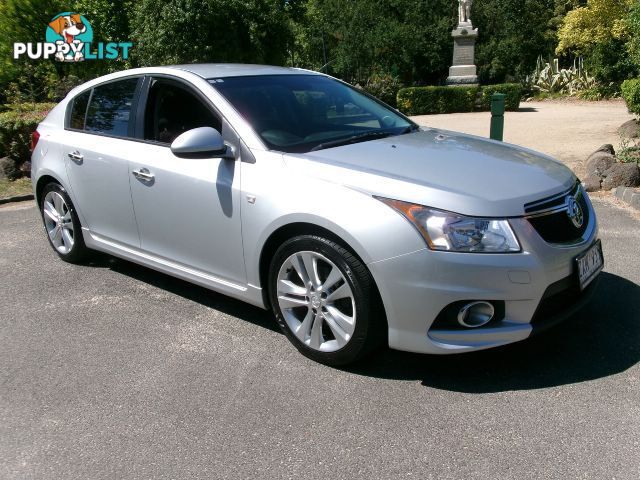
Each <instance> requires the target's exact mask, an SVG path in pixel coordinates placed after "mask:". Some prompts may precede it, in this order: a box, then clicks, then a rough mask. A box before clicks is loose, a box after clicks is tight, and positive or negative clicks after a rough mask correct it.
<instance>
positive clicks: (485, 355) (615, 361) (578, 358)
mask: <svg viewBox="0 0 640 480" xmlns="http://www.w3.org/2000/svg"><path fill="white" fill-rule="evenodd" d="M88 265H90V266H94V267H99V268H110V269H111V270H113V271H115V272H118V273H121V274H123V275H127V276H128V277H131V278H135V279H136V280H139V281H142V282H145V283H147V284H150V285H153V286H155V287H158V288H161V289H163V290H166V291H168V292H171V293H173V294H175V295H179V296H181V297H183V298H186V299H189V300H191V301H194V302H197V303H199V304H201V305H204V306H207V307H210V308H213V309H216V310H219V311H221V312H223V313H226V314H228V315H232V316H234V317H237V318H239V319H241V320H243V321H247V322H251V323H253V324H254V325H257V326H260V327H262V328H266V329H269V330H272V331H278V332H279V329H278V326H277V325H276V322H275V320H274V319H273V316H272V315H271V313H270V312H268V311H265V310H262V309H260V308H256V307H253V306H251V305H248V304H246V303H243V302H241V301H238V300H234V299H232V298H229V297H226V296H224V295H221V294H218V293H215V292H213V291H211V290H208V289H206V288H203V287H199V286H197V285H193V284H191V283H189V282H186V281H182V280H179V279H177V278H174V277H171V276H169V275H165V274H162V273H159V272H156V271H154V270H151V269H149V268H146V267H142V266H140V265H137V264H135V263H131V262H127V261H124V260H119V259H116V258H114V257H111V256H109V255H103V254H99V255H96V256H95V257H94V259H93V260H92V261H91V262H90V263H89V264H88ZM596 288H597V290H596V292H595V294H594V296H593V299H592V301H591V302H590V303H589V304H588V305H587V306H586V307H585V308H584V309H583V310H582V311H581V312H579V313H578V314H576V315H575V316H574V317H572V318H570V319H568V320H567V321H566V322H564V323H562V324H561V325H559V326H558V327H556V328H554V329H551V330H549V331H548V332H545V333H543V334H541V335H540V336H538V337H534V338H531V339H529V340H525V341H523V342H519V343H515V344H512V345H508V346H505V347H501V348H495V349H491V350H486V351H481V352H477V353H468V354H463V355H419V354H412V353H406V352H398V351H393V350H388V349H387V350H382V351H380V352H378V353H377V354H375V355H373V356H371V357H369V358H367V359H366V360H365V361H363V362H361V363H359V364H357V365H355V366H351V367H349V368H346V369H344V370H345V371H348V372H351V373H353V374H356V375H363V376H370V377H377V378H386V379H391V380H413V381H416V380H419V381H421V382H422V384H423V385H424V386H426V387H431V388H438V389H443V390H452V391H459V392H466V393H489V392H500V391H505V390H529V389H535V388H546V387H553V386H557V385H564V384H570V383H578V382H584V381H587V380H593V379H597V378H602V377H606V376H609V375H614V374H616V373H620V372H623V371H625V370H627V369H628V368H630V367H632V366H634V365H635V364H637V363H638V362H639V361H640V286H638V285H636V284H635V283H633V282H630V281H629V280H626V279H624V278H622V277H619V276H617V275H613V274H611V273H606V272H604V273H602V274H601V275H600V279H599V282H598V285H597V287H596ZM292 348H293V347H292Z"/></svg>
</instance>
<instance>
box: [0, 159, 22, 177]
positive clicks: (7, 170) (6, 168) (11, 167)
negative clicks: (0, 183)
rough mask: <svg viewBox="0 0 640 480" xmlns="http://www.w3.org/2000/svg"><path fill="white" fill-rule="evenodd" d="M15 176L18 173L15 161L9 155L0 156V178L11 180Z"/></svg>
mask: <svg viewBox="0 0 640 480" xmlns="http://www.w3.org/2000/svg"><path fill="white" fill-rule="evenodd" d="M17 176H19V175H18V170H17V169H16V164H15V162H14V161H13V160H11V159H10V158H9V157H4V158H0V179H4V178H8V179H9V180H13V179H14V178H16V177H17Z"/></svg>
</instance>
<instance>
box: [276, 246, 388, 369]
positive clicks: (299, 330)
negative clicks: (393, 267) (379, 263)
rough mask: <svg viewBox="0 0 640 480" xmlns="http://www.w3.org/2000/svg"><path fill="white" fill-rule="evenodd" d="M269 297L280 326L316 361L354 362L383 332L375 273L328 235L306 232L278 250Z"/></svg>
mask: <svg viewBox="0 0 640 480" xmlns="http://www.w3.org/2000/svg"><path fill="white" fill-rule="evenodd" d="M269 297H270V301H271V305H272V308H273V311H274V313H275V315H276V318H277V320H278V324H279V325H280V328H281V329H282V330H283V331H284V333H285V334H286V335H287V337H288V338H289V340H290V341H291V342H292V343H293V344H294V345H295V346H296V347H297V348H298V350H299V351H300V352H301V353H303V354H304V355H305V356H307V357H309V358H311V359H313V360H315V361H317V362H320V363H324V364H327V365H335V366H337V365H346V364H348V363H352V362H355V361H357V360H359V359H361V358H363V357H364V356H365V355H366V354H367V353H369V352H371V351H372V350H373V349H374V348H375V347H377V346H378V345H380V343H381V341H382V339H383V338H384V335H383V334H384V320H383V317H382V314H381V312H382V308H380V307H379V300H378V295H377V291H376V290H375V286H374V284H373V279H372V277H371V274H370V273H369V271H368V270H367V268H366V267H365V265H364V264H363V263H362V262H361V261H360V260H359V259H358V258H357V257H355V256H354V255H353V254H352V253H351V252H349V251H348V250H347V249H345V248H344V247H342V246H341V245H339V244H337V243H335V242H333V241H331V240H328V239H326V238H322V237H318V236H311V235H302V236H298V237H295V238H292V239H290V240H288V241H286V242H285V243H284V244H283V245H282V246H281V247H280V248H279V249H278V250H277V252H276V253H275V255H274V257H273V260H272V262H271V267H270V271H269Z"/></svg>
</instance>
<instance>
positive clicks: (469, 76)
mask: <svg viewBox="0 0 640 480" xmlns="http://www.w3.org/2000/svg"><path fill="white" fill-rule="evenodd" d="M451 36H452V37H453V63H452V65H451V67H449V76H448V77H447V85H477V83H478V75H477V73H476V65H475V49H476V38H478V29H477V28H473V25H471V23H468V24H463V23H461V24H459V25H458V28H456V29H455V30H453V31H452V32H451Z"/></svg>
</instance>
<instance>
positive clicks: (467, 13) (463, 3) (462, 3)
mask: <svg viewBox="0 0 640 480" xmlns="http://www.w3.org/2000/svg"><path fill="white" fill-rule="evenodd" d="M472 3H473V0H458V25H471V4H472Z"/></svg>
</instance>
